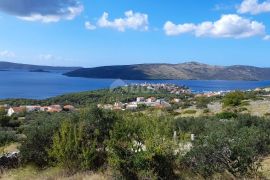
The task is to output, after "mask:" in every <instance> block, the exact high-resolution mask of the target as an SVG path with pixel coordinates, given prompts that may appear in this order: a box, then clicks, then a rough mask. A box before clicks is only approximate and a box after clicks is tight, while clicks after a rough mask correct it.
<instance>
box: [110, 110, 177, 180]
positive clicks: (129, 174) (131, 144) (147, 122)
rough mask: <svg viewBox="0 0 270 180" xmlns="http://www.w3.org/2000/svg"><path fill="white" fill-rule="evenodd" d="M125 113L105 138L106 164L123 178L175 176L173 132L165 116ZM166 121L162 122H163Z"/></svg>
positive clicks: (164, 177) (166, 177) (173, 177)
mask: <svg viewBox="0 0 270 180" xmlns="http://www.w3.org/2000/svg"><path fill="white" fill-rule="evenodd" d="M162 120H163V122H162V121H161V120H159V119H158V118H155V117H147V116H144V115H137V116H128V117H127V116H126V117H125V118H124V120H123V121H121V122H117V123H116V125H115V128H114V130H113V131H112V133H111V139H110V140H109V142H108V145H109V146H108V149H109V164H110V165H111V167H113V169H114V170H116V171H118V172H120V174H121V175H122V176H123V178H124V179H140V178H144V179H175V178H176V175H175V173H174V168H175V165H174V163H175V158H176V157H175V156H174V153H173V149H174V148H173V143H172V137H169V136H168V135H169V134H170V135H172V132H169V131H170V130H169V129H170V128H168V122H167V121H166V119H164V118H163V119H162ZM164 121H165V122H164Z"/></svg>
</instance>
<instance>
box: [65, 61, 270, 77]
mask: <svg viewBox="0 0 270 180" xmlns="http://www.w3.org/2000/svg"><path fill="white" fill-rule="evenodd" d="M65 75H67V76H71V77H86V78H112V79H126V80H148V79H149V80H150V79H162V80H164V79H181V80H251V81H258V80H270V68H260V67H253V66H243V65H235V66H214V65H208V64H202V63H198V62H187V63H181V64H136V65H121V66H103V67H95V68H81V69H77V70H74V71H71V72H67V73H65Z"/></svg>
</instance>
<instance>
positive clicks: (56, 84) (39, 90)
mask: <svg viewBox="0 0 270 180" xmlns="http://www.w3.org/2000/svg"><path fill="white" fill-rule="evenodd" d="M144 82H149V83H173V84H177V85H185V86H188V87H190V88H191V90H192V91H194V92H203V91H220V90H224V91H225V90H248V89H254V88H257V87H266V86H270V81H216V80H215V81H212V80H209V81H198V80H149V81H145V80H134V81H119V80H114V79H87V78H73V77H66V76H63V75H62V74H61V73H40V72H26V71H0V99H4V98H31V99H45V98H49V97H54V96H58V95H62V94H67V93H73V92H81V91H88V90H97V89H103V88H110V87H112V86H115V85H119V84H120V85H121V84H123V83H127V84H130V83H144Z"/></svg>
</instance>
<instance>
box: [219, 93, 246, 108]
mask: <svg viewBox="0 0 270 180" xmlns="http://www.w3.org/2000/svg"><path fill="white" fill-rule="evenodd" d="M244 99H245V94H244V93H243V92H240V91H236V92H231V93H228V94H226V95H225V97H224V98H223V100H222V102H223V106H224V107H227V106H239V105H241V102H242V100H244Z"/></svg>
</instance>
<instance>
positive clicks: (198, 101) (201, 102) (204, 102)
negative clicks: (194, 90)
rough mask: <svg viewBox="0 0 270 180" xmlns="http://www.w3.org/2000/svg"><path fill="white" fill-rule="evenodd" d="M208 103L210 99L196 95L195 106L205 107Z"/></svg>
mask: <svg viewBox="0 0 270 180" xmlns="http://www.w3.org/2000/svg"><path fill="white" fill-rule="evenodd" d="M209 103H210V100H209V99H208V98H207V97H197V98H196V107H197V108H200V109H202V108H207V105H208V104H209Z"/></svg>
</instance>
